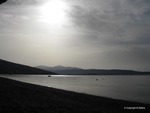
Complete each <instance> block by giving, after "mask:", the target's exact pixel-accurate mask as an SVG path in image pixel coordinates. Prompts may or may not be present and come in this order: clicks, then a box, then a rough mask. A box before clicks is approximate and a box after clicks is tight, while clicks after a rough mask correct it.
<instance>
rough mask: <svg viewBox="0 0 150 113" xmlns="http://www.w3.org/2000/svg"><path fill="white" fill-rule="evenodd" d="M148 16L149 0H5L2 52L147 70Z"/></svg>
mask: <svg viewBox="0 0 150 113" xmlns="http://www.w3.org/2000/svg"><path fill="white" fill-rule="evenodd" d="M43 1H44V2H43ZM149 20H150V0H8V1H7V2H6V3H4V4H2V5H0V58H1V59H4V60H8V61H13V62H17V63H21V64H26V65H30V66H37V65H46V66H55V65H64V66H77V67H81V68H97V69H98V68H99V69H133V70H142V71H150V21H149Z"/></svg>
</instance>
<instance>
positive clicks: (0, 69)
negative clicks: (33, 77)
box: [0, 59, 55, 74]
mask: <svg viewBox="0 0 150 113" xmlns="http://www.w3.org/2000/svg"><path fill="white" fill-rule="evenodd" d="M0 74H55V73H53V72H50V71H46V70H42V69H37V68H35V67H30V66H26V65H21V64H17V63H12V62H9V61H5V60H1V59H0Z"/></svg>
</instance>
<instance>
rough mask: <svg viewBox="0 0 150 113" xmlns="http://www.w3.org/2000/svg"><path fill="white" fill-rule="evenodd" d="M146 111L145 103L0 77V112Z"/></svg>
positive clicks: (148, 106) (75, 112) (111, 112)
mask: <svg viewBox="0 0 150 113" xmlns="http://www.w3.org/2000/svg"><path fill="white" fill-rule="evenodd" d="M144 108H145V109H144ZM147 110H149V111H150V105H149V104H143V103H138V102H130V101H125V100H119V99H111V98H106V97H99V96H93V95H88V94H83V93H76V92H71V91H65V90H61V89H55V88H50V87H45V86H39V85H33V84H29V83H23V82H19V81H16V80H11V79H7V78H1V77H0V113H10V112H13V113H49V112H52V113H114V112H115V113H138V112H139V113H140V112H142V113H143V112H145V113H146V111H147Z"/></svg>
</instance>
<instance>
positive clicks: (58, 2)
mask: <svg viewBox="0 0 150 113" xmlns="http://www.w3.org/2000/svg"><path fill="white" fill-rule="evenodd" d="M67 7H68V6H67V4H66V3H65V2H64V1H62V0H50V1H49V2H47V3H45V4H43V5H42V6H40V8H39V12H40V19H39V21H41V22H46V23H49V24H53V25H62V24H64V23H65V21H66V20H67V17H66V10H67Z"/></svg>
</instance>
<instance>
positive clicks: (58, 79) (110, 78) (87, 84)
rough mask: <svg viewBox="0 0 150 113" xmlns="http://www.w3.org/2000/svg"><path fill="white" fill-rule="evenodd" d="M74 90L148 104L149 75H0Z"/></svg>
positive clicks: (149, 91)
mask: <svg viewBox="0 0 150 113" xmlns="http://www.w3.org/2000/svg"><path fill="white" fill-rule="evenodd" d="M1 76H2V77H6V78H10V79H14V80H18V81H22V82H26V83H33V84H38V85H42V86H48V87H53V88H58V89H64V90H69V91H74V92H80V93H86V94H91V95H96V96H104V97H110V98H115V99H122V100H130V101H135V102H141V103H147V104H150V75H103V76H102V75H99V76H98V75H88V76H87V75H51V76H50V77H49V76H48V75H1Z"/></svg>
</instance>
